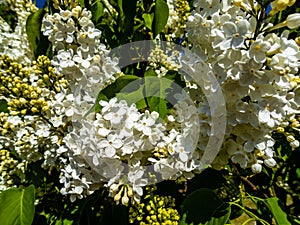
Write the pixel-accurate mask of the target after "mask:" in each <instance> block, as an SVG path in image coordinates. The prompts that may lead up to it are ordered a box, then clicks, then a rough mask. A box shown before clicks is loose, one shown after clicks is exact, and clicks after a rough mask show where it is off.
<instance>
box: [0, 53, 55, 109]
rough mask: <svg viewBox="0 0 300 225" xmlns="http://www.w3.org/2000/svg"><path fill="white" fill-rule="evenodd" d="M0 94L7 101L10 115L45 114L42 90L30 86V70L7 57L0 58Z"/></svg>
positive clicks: (46, 104)
mask: <svg viewBox="0 0 300 225" xmlns="http://www.w3.org/2000/svg"><path fill="white" fill-rule="evenodd" d="M0 69H1V71H0V94H1V95H2V96H4V97H6V99H7V100H8V103H7V105H8V108H7V109H8V110H9V111H10V114H11V115H26V114H36V113H45V112H46V111H48V110H49V106H48V103H47V101H46V100H45V99H44V98H43V97H41V94H42V90H41V89H40V88H38V87H35V86H32V85H31V84H30V77H31V75H32V74H31V73H32V71H31V69H30V68H27V67H23V66H22V65H21V64H19V63H17V62H14V61H13V60H12V59H10V58H9V57H8V56H1V57H0Z"/></svg>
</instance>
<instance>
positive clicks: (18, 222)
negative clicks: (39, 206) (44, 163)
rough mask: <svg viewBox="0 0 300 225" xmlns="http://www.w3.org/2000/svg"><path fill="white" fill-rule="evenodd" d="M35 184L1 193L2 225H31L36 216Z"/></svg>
mask: <svg viewBox="0 0 300 225" xmlns="http://www.w3.org/2000/svg"><path fill="white" fill-rule="evenodd" d="M34 190H35V188H34V186H33V185H30V186H29V187H27V188H10V189H8V190H6V191H3V192H1V193H0V221H1V225H31V223H32V221H33V217H34Z"/></svg>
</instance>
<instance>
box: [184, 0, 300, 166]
mask: <svg viewBox="0 0 300 225" xmlns="http://www.w3.org/2000/svg"><path fill="white" fill-rule="evenodd" d="M251 2H252V3H253V1H249V3H248V2H247V1H243V3H242V4H233V3H231V1H221V2H220V1H219V0H205V1H200V0H199V1H195V3H194V6H195V10H194V11H193V12H192V15H191V16H190V17H189V19H188V22H187V34H188V40H189V42H190V43H191V44H192V46H193V47H192V50H193V51H194V52H195V53H197V54H198V55H199V56H200V57H201V58H202V59H203V60H204V61H205V62H207V63H208V64H209V65H210V67H211V68H212V69H213V71H214V73H215V76H216V78H217V79H218V81H219V83H220V85H221V87H222V90H223V93H224V95H225V100H226V108H227V123H228V125H227V131H226V136H225V142H224V144H223V146H222V149H221V152H220V153H219V155H218V157H217V158H216V159H215V161H214V166H215V167H216V168H219V167H222V166H224V165H226V164H227V163H228V160H231V161H232V162H233V163H238V164H239V165H240V166H241V167H242V168H246V167H250V166H252V169H253V171H254V172H260V171H261V168H262V167H261V164H262V163H264V164H265V165H267V166H269V167H274V166H275V165H276V161H275V160H274V158H273V157H274V151H273V145H274V143H275V141H274V140H273V139H272V137H271V135H272V132H273V131H275V130H276V128H277V127H279V126H281V125H282V124H283V123H285V122H286V121H288V120H290V119H292V118H293V117H294V116H295V113H299V106H300V102H299V96H298V92H299V88H300V86H299V82H297V81H298V80H299V76H298V75H297V73H298V67H299V66H300V63H299V59H300V52H299V46H298V45H297V44H296V43H295V41H294V40H290V39H288V31H286V32H284V33H283V34H282V35H281V36H277V35H276V34H274V33H270V34H265V33H264V27H261V24H260V23H258V21H257V20H256V18H255V17H254V16H252V15H251V14H250V13H248V12H250V9H251V8H253V7H256V10H259V7H260V6H259V5H258V4H257V5H255V6H254V5H251ZM237 3H238V2H237ZM265 27H266V28H267V27H272V24H267V25H265ZM193 66H194V65H193V64H191V67H193Z"/></svg>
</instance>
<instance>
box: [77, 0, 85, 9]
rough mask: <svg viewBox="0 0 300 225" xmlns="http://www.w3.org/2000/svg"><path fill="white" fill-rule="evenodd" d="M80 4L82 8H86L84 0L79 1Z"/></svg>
mask: <svg viewBox="0 0 300 225" xmlns="http://www.w3.org/2000/svg"><path fill="white" fill-rule="evenodd" d="M78 3H79V5H80V6H81V7H82V8H84V7H85V5H84V0H78Z"/></svg>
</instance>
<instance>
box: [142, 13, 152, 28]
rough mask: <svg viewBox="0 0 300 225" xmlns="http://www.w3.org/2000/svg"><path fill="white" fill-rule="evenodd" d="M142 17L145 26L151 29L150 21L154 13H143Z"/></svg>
mask: <svg viewBox="0 0 300 225" xmlns="http://www.w3.org/2000/svg"><path fill="white" fill-rule="evenodd" d="M142 17H143V19H144V21H145V26H146V27H147V28H148V29H150V30H152V23H153V18H154V14H153V13H151V14H149V13H144V14H143V16H142Z"/></svg>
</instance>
